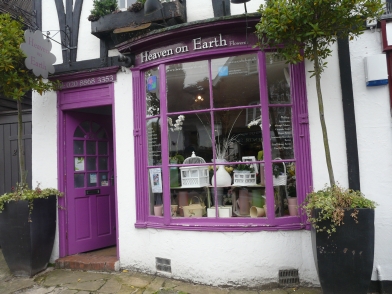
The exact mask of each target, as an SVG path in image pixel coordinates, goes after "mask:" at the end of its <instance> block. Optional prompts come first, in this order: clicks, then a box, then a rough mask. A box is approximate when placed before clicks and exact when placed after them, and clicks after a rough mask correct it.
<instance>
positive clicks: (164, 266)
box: [155, 257, 171, 273]
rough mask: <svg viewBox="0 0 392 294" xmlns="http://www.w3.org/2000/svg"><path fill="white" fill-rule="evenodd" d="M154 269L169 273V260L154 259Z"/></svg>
mask: <svg viewBox="0 0 392 294" xmlns="http://www.w3.org/2000/svg"><path fill="white" fill-rule="evenodd" d="M155 263H156V266H155V267H156V269H157V271H160V272H167V273H171V260H170V259H167V258H160V257H155Z"/></svg>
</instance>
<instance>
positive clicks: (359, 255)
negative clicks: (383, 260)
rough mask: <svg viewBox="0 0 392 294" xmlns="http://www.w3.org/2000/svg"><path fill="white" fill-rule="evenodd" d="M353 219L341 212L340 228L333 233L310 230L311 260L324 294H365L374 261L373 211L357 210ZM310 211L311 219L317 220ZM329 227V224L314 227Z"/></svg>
mask: <svg viewBox="0 0 392 294" xmlns="http://www.w3.org/2000/svg"><path fill="white" fill-rule="evenodd" d="M358 210H359V213H358V215H357V218H356V219H354V218H353V217H351V213H352V212H353V211H352V210H345V213H344V218H343V223H344V224H343V225H341V226H338V227H336V232H333V233H332V234H331V235H328V233H327V232H325V231H324V232H316V230H315V229H314V227H313V226H312V228H311V238H312V247H313V257H314V261H315V264H316V269H317V273H318V276H319V280H320V284H321V288H322V290H323V293H325V294H361V293H362V294H366V293H368V288H369V285H370V282H371V277H372V271H373V261H374V209H370V208H359V209H358ZM319 213H320V209H314V210H313V212H312V217H315V218H317V217H318V216H319ZM317 225H318V226H320V227H324V226H327V227H328V226H329V225H330V221H329V220H323V221H321V222H318V223H317Z"/></svg>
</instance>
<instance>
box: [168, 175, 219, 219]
mask: <svg viewBox="0 0 392 294" xmlns="http://www.w3.org/2000/svg"><path fill="white" fill-rule="evenodd" d="M190 173H192V172H190ZM209 206H211V195H210V192H209V188H208V187H194V188H184V186H182V187H181V188H173V189H171V207H170V209H171V216H172V217H207V208H208V207H209Z"/></svg>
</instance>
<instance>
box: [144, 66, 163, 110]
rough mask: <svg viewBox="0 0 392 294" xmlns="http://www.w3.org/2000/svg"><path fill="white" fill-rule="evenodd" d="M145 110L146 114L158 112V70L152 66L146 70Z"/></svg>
mask: <svg viewBox="0 0 392 294" xmlns="http://www.w3.org/2000/svg"><path fill="white" fill-rule="evenodd" d="M145 79H146V112H147V116H155V115H159V114H160V103H161V102H160V98H159V72H158V67H154V68H152V69H150V70H149V71H147V72H146V76H145Z"/></svg>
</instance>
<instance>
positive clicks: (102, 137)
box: [97, 129, 107, 140]
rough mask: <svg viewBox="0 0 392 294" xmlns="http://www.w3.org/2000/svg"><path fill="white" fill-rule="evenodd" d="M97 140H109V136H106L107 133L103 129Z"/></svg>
mask: <svg viewBox="0 0 392 294" xmlns="http://www.w3.org/2000/svg"><path fill="white" fill-rule="evenodd" d="M97 138H98V139H101V140H102V139H107V136H106V132H105V130H104V129H101V130H100V131H99V133H98V134H97Z"/></svg>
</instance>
